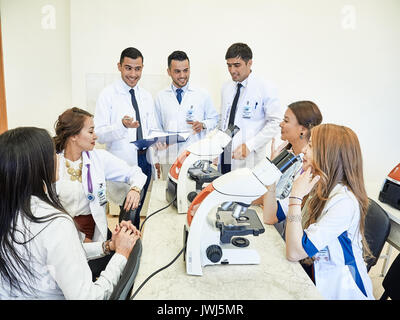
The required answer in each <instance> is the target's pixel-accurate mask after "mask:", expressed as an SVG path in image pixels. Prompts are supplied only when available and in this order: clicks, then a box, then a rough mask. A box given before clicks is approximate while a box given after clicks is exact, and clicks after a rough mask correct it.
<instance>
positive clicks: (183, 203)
mask: <svg viewBox="0 0 400 320" xmlns="http://www.w3.org/2000/svg"><path fill="white" fill-rule="evenodd" d="M238 131H239V128H238V127H237V126H235V125H233V126H230V127H228V129H227V130H226V131H222V130H218V129H216V130H214V131H212V132H210V134H209V135H207V136H206V137H205V138H204V139H202V140H200V141H197V142H195V143H193V144H191V145H190V146H189V147H188V148H187V149H186V150H185V151H183V152H182V153H181V154H180V155H179V156H178V158H177V159H176V161H175V162H174V164H173V165H172V166H171V168H170V170H169V173H168V179H167V187H166V199H167V201H168V202H172V201H173V205H174V206H175V207H176V209H177V211H178V213H187V211H188V207H189V204H190V203H191V201H192V200H193V199H194V198H195V197H196V196H197V194H198V193H200V192H201V190H202V189H203V185H204V184H207V183H210V182H212V181H214V180H215V179H217V178H218V177H220V176H221V173H220V172H219V171H218V170H216V169H214V168H213V167H212V166H211V163H212V160H213V159H215V158H217V157H219V155H220V154H221V153H222V152H223V151H224V148H225V147H226V146H227V145H228V144H229V143H230V142H231V141H232V138H233V136H234V135H235V134H236V133H237V132H238ZM174 199H175V200H174Z"/></svg>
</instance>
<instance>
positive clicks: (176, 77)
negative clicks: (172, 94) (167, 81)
mask: <svg viewBox="0 0 400 320" xmlns="http://www.w3.org/2000/svg"><path fill="white" fill-rule="evenodd" d="M167 72H168V75H169V76H170V77H171V79H172V82H173V83H174V85H175V87H177V88H182V87H184V86H186V85H187V83H188V81H189V77H190V66H189V60H183V61H179V60H171V65H170V66H169V67H168V69H167Z"/></svg>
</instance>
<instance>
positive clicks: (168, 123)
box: [155, 83, 219, 163]
mask: <svg viewBox="0 0 400 320" xmlns="http://www.w3.org/2000/svg"><path fill="white" fill-rule="evenodd" d="M182 89H183V90H184V92H185V93H184V95H183V96H182V102H181V104H179V103H178V100H177V98H176V91H175V90H176V88H175V86H174V85H171V86H168V87H167V88H165V89H164V90H162V91H160V92H159V93H158V94H157V97H156V99H155V110H156V117H157V120H158V124H159V127H160V128H161V129H162V130H163V131H166V132H171V133H172V132H193V130H192V125H191V124H188V123H187V120H188V114H189V112H190V116H191V117H192V120H193V121H200V122H202V123H204V124H205V126H206V129H205V130H202V131H201V132H200V133H197V134H192V135H191V136H189V138H188V140H187V142H186V143H179V144H178V145H175V146H174V145H172V146H170V147H169V148H168V149H167V150H166V151H164V152H157V153H158V155H159V156H160V159H159V160H160V161H161V162H160V163H163V162H164V161H167V162H166V163H173V162H174V161H175V160H176V157H177V156H178V155H179V152H180V151H182V150H183V149H184V148H186V147H187V146H188V145H190V144H192V143H193V142H196V141H198V140H200V139H203V138H204V137H205V135H206V133H207V132H209V131H211V130H213V129H214V128H215V127H216V126H217V124H218V120H219V115H218V112H217V111H216V109H215V107H214V104H213V102H212V100H211V97H210V95H209V94H208V92H207V91H205V90H204V89H201V88H198V87H195V86H193V85H192V84H191V83H188V84H187V85H186V86H185V87H184V88H182ZM166 158H168V160H166Z"/></svg>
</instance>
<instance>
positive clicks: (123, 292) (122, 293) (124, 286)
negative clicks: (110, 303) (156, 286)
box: [110, 239, 142, 300]
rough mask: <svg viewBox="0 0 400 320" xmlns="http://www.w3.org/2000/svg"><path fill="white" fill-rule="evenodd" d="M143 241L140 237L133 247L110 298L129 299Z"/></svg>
mask: <svg viewBox="0 0 400 320" xmlns="http://www.w3.org/2000/svg"><path fill="white" fill-rule="evenodd" d="M141 255H142V242H141V241H140V239H138V240H137V241H136V243H135V246H134V247H133V249H132V252H131V254H130V255H129V259H128V261H127V262H126V266H125V268H124V270H123V271H122V274H121V278H120V279H119V281H118V283H117V285H116V286H115V288H114V290H113V292H112V293H111V296H110V300H129V297H130V293H131V291H132V288H133V284H134V281H135V278H136V275H137V272H138V270H139V265H140V256H141Z"/></svg>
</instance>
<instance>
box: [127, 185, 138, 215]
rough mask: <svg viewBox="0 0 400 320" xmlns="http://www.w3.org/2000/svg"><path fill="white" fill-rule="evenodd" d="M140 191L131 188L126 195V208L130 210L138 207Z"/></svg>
mask: <svg viewBox="0 0 400 320" xmlns="http://www.w3.org/2000/svg"><path fill="white" fill-rule="evenodd" d="M139 201H140V193H139V192H137V191H136V190H130V191H129V192H128V194H127V195H126V199H125V205H124V210H125V211H129V210H131V209H136V208H137V207H138V205H139Z"/></svg>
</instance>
